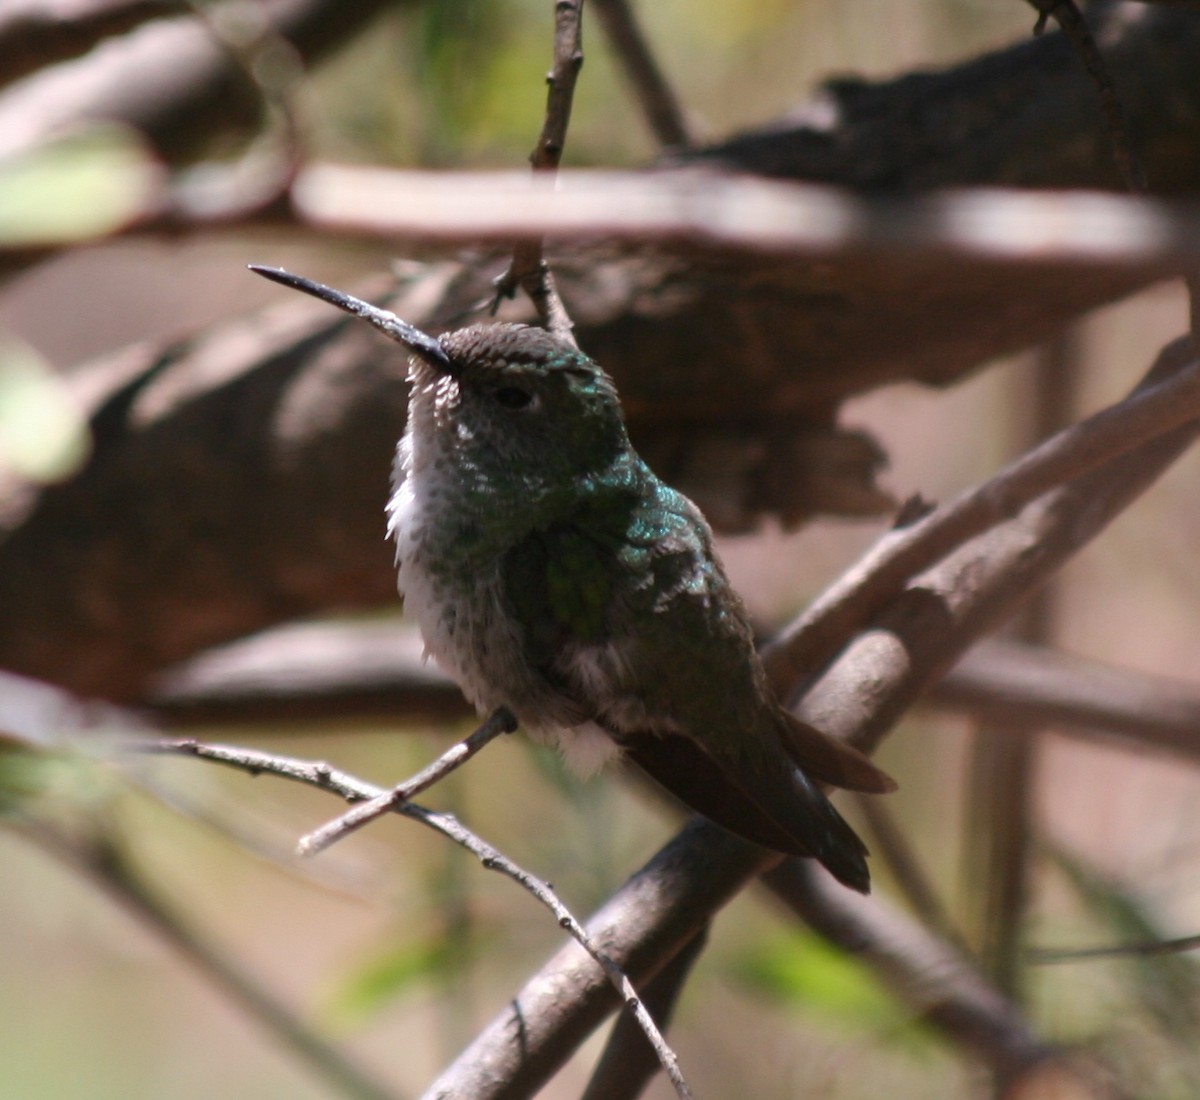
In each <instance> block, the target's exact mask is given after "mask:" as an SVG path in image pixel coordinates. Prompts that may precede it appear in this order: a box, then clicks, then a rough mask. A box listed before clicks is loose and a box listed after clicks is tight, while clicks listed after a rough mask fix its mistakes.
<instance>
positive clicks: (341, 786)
mask: <svg viewBox="0 0 1200 1100" xmlns="http://www.w3.org/2000/svg"><path fill="white" fill-rule="evenodd" d="M129 747H130V749H131V750H132V751H137V752H147V753H153V754H163V755H175V756H195V757H199V758H200V759H203V760H213V761H215V762H217V763H221V764H226V765H228V766H230V767H233V768H237V769H238V770H240V771H244V772H248V773H249V774H251V775H259V774H263V773H266V774H269V775H277V776H280V777H281V778H284V779H291V780H294V781H295V782H298V783H304V784H307V785H309V786H313V787H318V788H320V789H321V790H325V791H332V792H333V793H335V794H338V795H340V796H341V797H342V798H345V799H347V800H349V801H353V802H362V801H369V800H371V799H377V798H380V797H389V796H390V794H391V792H390V791H385V790H383V789H382V788H380V787H377V786H375V785H374V784H371V783H366V782H364V781H363V780H361V779H357V778H355V777H354V776H352V775H349V774H347V773H346V772H342V771H339V770H337V769H336V768H333V767H331V766H330V765H329V764H327V763H325V762H324V761H314V760H303V759H300V758H298V757H291V756H281V755H278V754H275V753H268V752H262V751H260V750H257V749H244V748H239V747H236V746H232V745H210V744H204V743H202V742H199V741H195V740H191V739H187V740H182V741H165V740H164V741H148V742H145V743H139V742H133V743H132V744H131V745H130V746H129ZM392 812H393V813H398V814H402V815H403V816H405V817H411V818H412V819H413V820H414V821H419V822H420V823H421V824H422V825H425V826H427V827H428V828H430V829H433V830H434V831H435V832H439V833H441V834H442V835H443V836H445V837H447V838H449V839H450V840H452V841H454V842H455V843H456V844H458V845H460V846H461V847H463V848H466V850H467V851H469V852H470V853H471V854H472V855H474V856H475V857H476V858H477V859H478V860H479V862H480V863H482V864H483V866H484V867H485V868H487V869H488V870H491V871H499V872H500V873H501V874H503V875H506V876H507V877H508V878H511V879H512V880H513V881H514V882H516V883H517V884H518V885H519V886H521V887H522V888H523V889H525V890H526V891H528V892H529V893H530V894H532V895H533V896H534V897H535V898H536V899H537V900H538V901H540V902H541V903H542V904H543V905H544V906H546V908H547V909H549V910H550V912H551V913H553V914H554V918H555V920H556V921H557V922H558V925H559V927H560V928H562V929H563V930H564V931H565V932H567V933H568V934H569V935H570V936H571V938H572V939H574V940H575V942H576V943H578V944H579V946H580V947H582V948H583V949H584V951H586V952H587V953H588V955H589V956H590V957H591V958H592V960H593V961H595V962H596V963H597V964H598V965H599V966H600V968H601V970H603V972H604V974H605V976H606V977H607V979H608V981H609V982H610V983H611V984H612V986H613V987H614V988H615V989H616V990H617V992H618V993H619V994H620V996H621V1000H622V1002H623V1004H624V1005H625V1007H626V1008H627V1009H629V1011H630V1012H631V1013H632V1014H633V1016H634V1018H635V1019H636V1020H637V1022H638V1026H639V1027H640V1028H641V1029H642V1033H643V1034H644V1035H645V1036H646V1039H647V1041H648V1042H649V1043H650V1045H651V1046H652V1047H653V1048H654V1052H655V1054H656V1055H657V1057H658V1060H659V1064H660V1065H661V1066H662V1067H663V1070H664V1072H665V1073H666V1075H667V1077H668V1079H669V1080H670V1082H671V1084H672V1086H673V1087H674V1089H675V1093H676V1095H677V1096H678V1097H679V1098H680V1100H690V1098H691V1095H692V1094H691V1091H690V1090H689V1088H688V1085H687V1081H686V1080H685V1079H684V1076H683V1072H682V1070H681V1069H680V1068H679V1060H678V1058H677V1057H676V1055H675V1052H674V1051H673V1050H672V1049H671V1047H670V1046H669V1045H668V1044H667V1042H666V1040H665V1039H664V1038H663V1036H662V1033H661V1032H660V1031H659V1029H658V1026H657V1025H656V1024H655V1022H654V1020H653V1019H652V1018H651V1017H650V1013H649V1012H648V1011H647V1009H646V1007H645V1005H644V1004H643V1003H642V1001H641V999H640V998H639V997H638V994H637V990H636V989H634V987H633V983H632V982H630V980H629V978H628V977H627V976H626V974H625V972H624V971H623V970H622V969H621V968H620V967H619V966H618V965H617V963H616V962H614V961H613V959H612V957H611V956H610V955H609V954H607V953H606V952H604V951H602V950H600V948H599V947H597V946H596V942H595V941H594V940H593V938H592V937H591V936H589V935H588V933H587V931H586V930H585V929H584V928H583V926H582V925H581V924H580V923H579V922H578V921H577V920H576V919H575V917H574V916H572V914H571V912H570V910H569V909H567V907H566V906H565V905H564V904H563V902H562V901H561V900H560V899H559V897H558V895H557V894H556V893H555V892H554V890H553V889H552V888H551V886H550V884H549V883H547V882H544V881H543V880H542V879H540V878H538V877H537V876H536V875H532V874H530V873H529V872H528V871H526V870H524V869H523V868H522V867H520V866H518V865H517V864H516V863H514V862H513V861H512V860H511V859H509V858H508V857H507V856H506V855H504V853H503V852H501V851H499V849H497V848H494V847H493V846H492V845H491V844H489V843H488V842H487V841H485V840H483V839H482V838H481V837H479V836H477V835H476V834H475V833H473V832H471V830H470V829H468V828H466V826H464V825H463V824H462V823H461V822H459V821H458V820H457V818H455V817H454V816H453V815H451V814H444V813H438V812H437V811H434V810H428V809H426V808H425V807H423V806H420V805H418V804H417V803H415V802H410V801H404V802H400V803H396V804H394V805H393V806H392Z"/></svg>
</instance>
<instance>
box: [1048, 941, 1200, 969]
mask: <svg viewBox="0 0 1200 1100" xmlns="http://www.w3.org/2000/svg"><path fill="white" fill-rule="evenodd" d="M1196 950H1200V935H1192V936H1178V937H1176V938H1175V939H1170V940H1147V941H1146V942H1144V943H1114V944H1107V945H1105V946H1101V947H1031V948H1030V949H1029V950H1028V951H1026V952H1025V958H1026V959H1028V960H1029V962H1031V963H1037V964H1045V963H1068V962H1085V961H1087V960H1088V959H1137V958H1141V959H1145V958H1152V957H1153V956H1155V955H1181V954H1183V953H1184V952H1185V951H1196Z"/></svg>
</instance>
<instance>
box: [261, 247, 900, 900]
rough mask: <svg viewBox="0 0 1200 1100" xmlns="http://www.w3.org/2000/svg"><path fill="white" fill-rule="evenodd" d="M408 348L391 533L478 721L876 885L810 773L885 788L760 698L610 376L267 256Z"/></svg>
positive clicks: (702, 562)
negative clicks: (445, 328)
mask: <svg viewBox="0 0 1200 1100" xmlns="http://www.w3.org/2000/svg"><path fill="white" fill-rule="evenodd" d="M251 270H253V271H255V272H257V273H258V274H260V275H263V276H265V277H266V278H268V279H272V280H274V281H275V282H278V283H281V284H283V285H284V286H287V287H291V288H293V289H296V290H300V291H303V292H305V293H307V294H311V295H313V296H314V297H317V298H319V299H321V300H322V301H325V302H328V303H329V304H331V305H334V306H336V307H338V308H339V309H342V310H344V311H346V312H347V313H351V314H354V315H355V316H357V317H360V318H362V319H363V320H365V321H367V322H369V323H370V324H371V325H373V326H374V327H375V328H376V329H378V330H379V331H380V332H382V333H383V334H384V335H385V336H387V337H389V338H390V339H392V340H394V341H395V342H396V343H398V344H400V345H401V346H402V347H403V348H404V349H405V350H406V351H407V353H408V358H409V366H408V376H407V377H408V382H409V384H410V397H409V411H408V423H407V427H406V430H405V432H404V435H403V437H402V438H401V440H400V442H399V445H398V447H397V451H396V459H395V464H394V467H393V472H392V483H393V485H392V489H393V491H392V495H391V498H390V500H389V502H388V505H387V516H388V529H389V532H390V534H391V536H392V537H393V538H394V540H395V543H396V561H397V566H398V573H399V588H400V591H401V594H402V595H403V596H404V601H405V608H406V610H407V611H408V612H410V613H411V614H413V615H414V616H415V617H416V619H417V622H418V624H419V626H420V629H421V633H422V636H423V638H424V642H425V648H426V655H427V656H428V655H430V654H432V656H433V657H435V658H436V660H437V662H438V664H439V665H441V666H442V668H443V669H444V670H445V671H446V672H447V673H449V674H450V676H452V677H453V678H454V679H455V680H456V681H457V682H458V684H459V686H460V688H461V689H462V691H463V694H464V695H465V696H466V697H467V699H468V700H469V701H470V702H471V703H472V704H473V705H474V706H475V707H476V709H477V710H478V711H479V713H480V714H481V715H483V714H490V713H492V712H494V711H495V710H497V709H498V708H500V707H507V708H508V709H509V710H510V711H511V712H512V713H513V714H514V715H515V716H516V718H517V721H518V722H519V724H520V726H521V727H522V728H523V729H524V730H525V731H526V732H527V733H528V734H529V735H530V736H531V737H533V738H534V739H535V740H537V741H539V742H542V743H546V744H551V745H555V746H557V747H558V748H559V750H560V751H561V753H562V755H563V757H564V758H565V760H566V762H567V764H568V766H569V767H571V768H572V769H573V770H575V771H576V772H578V773H580V774H587V773H589V772H592V771H594V770H595V769H597V768H598V767H599V766H600V765H602V764H603V763H605V762H606V761H607V760H608V759H610V758H611V757H614V756H616V755H618V754H621V753H623V754H624V756H625V757H626V758H628V759H629V760H632V761H633V762H634V763H635V764H637V765H638V766H639V767H641V768H642V770H643V771H645V772H646V773H647V774H648V775H649V776H650V777H651V778H652V779H654V780H655V781H656V782H657V783H658V784H660V785H661V786H662V787H664V788H665V789H666V790H667V791H668V792H670V793H672V794H674V795H675V796H676V797H677V798H678V799H679V800H681V801H682V802H684V803H685V804H686V805H688V806H689V807H691V808H692V809H694V810H696V811H698V812H699V813H701V814H703V815H704V816H705V817H707V818H709V819H710V820H712V821H714V822H716V823H717V824H718V825H721V826H723V827H724V828H726V829H728V830H730V831H731V832H733V833H736V834H738V835H739V836H741V837H743V838H745V839H747V840H750V841H753V842H755V843H757V844H759V845H762V846H764V847H767V848H772V849H775V850H778V851H781V852H785V853H789V854H794V855H801V856H811V857H814V858H816V859H817V860H819V861H820V862H821V863H822V864H824V866H825V867H826V868H827V869H828V870H829V871H830V872H831V873H832V874H833V875H834V876H835V877H836V878H837V879H838V880H840V881H841V882H843V883H845V884H846V885H847V886H850V887H852V888H853V889H855V890H859V891H861V892H863V893H866V892H868V891H869V889H870V875H869V872H868V869H867V862H866V856H867V849H866V847H865V845H864V844H863V842H862V841H861V840H860V839H859V837H858V836H857V835H856V834H855V832H854V830H853V829H852V828H851V827H850V825H849V824H847V822H846V821H845V820H844V819H843V818H842V816H841V815H840V814H839V813H838V812H837V810H836V809H834V807H833V805H832V804H831V803H830V801H829V800H828V798H827V797H826V796H825V793H824V792H823V791H822V789H821V786H820V784H822V783H825V784H829V785H831V786H835V787H843V788H847V789H850V790H856V791H867V792H873V793H882V792H885V791H890V790H892V789H894V787H895V784H894V783H893V782H892V780H891V779H890V778H889V777H888V776H887V775H885V774H884V773H883V772H882V771H880V770H879V769H878V768H877V767H876V766H875V765H874V764H872V763H871V761H870V760H868V759H867V757H865V756H864V755H862V754H861V753H859V752H858V751H856V750H855V749H853V748H851V747H850V746H849V745H846V744H844V743H842V742H840V741H837V740H835V739H833V738H831V737H828V736H827V735H825V734H823V733H821V732H820V731H818V730H817V729H815V728H814V727H812V726H810V725H808V724H806V723H804V722H802V721H800V720H799V719H797V718H796V717H795V716H794V715H792V714H791V713H790V712H789V711H788V710H787V709H786V708H784V707H783V706H782V705H781V704H780V702H779V701H778V700H777V699H776V698H775V697H774V696H773V694H772V692H771V690H770V688H769V686H768V684H767V678H766V674H765V672H764V671H763V666H762V663H761V661H760V660H759V657H758V655H757V652H756V650H755V647H754V640H753V636H752V632H751V628H750V624H749V619H748V616H747V612H746V608H745V606H744V604H743V603H742V601H741V599H740V598H739V597H738V595H737V594H736V593H735V592H734V590H733V588H732V587H731V585H730V583H729V579H728V577H727V576H726V574H725V570H724V567H723V566H722V564H721V561H720V559H719V558H718V556H717V554H716V552H715V550H714V548H713V538H712V532H711V530H710V529H709V526H708V523H707V522H706V521H705V519H704V517H703V516H702V515H701V513H700V511H699V509H698V508H697V507H696V506H695V505H694V504H692V502H691V501H690V500H688V499H687V497H685V496H683V494H681V493H679V492H677V491H676V490H674V489H672V488H670V487H669V486H667V485H666V484H664V483H663V482H662V481H660V480H659V479H658V477H657V476H655V474H654V473H653V472H652V471H651V470H650V468H649V467H648V466H647V465H646V463H645V462H644V461H643V460H642V459H641V457H640V456H639V455H638V454H637V452H636V451H635V450H634V449H633V446H632V445H631V443H630V441H629V436H628V434H627V433H626V428H625V421H624V415H623V413H622V409H621V404H620V401H619V399H618V397H617V391H616V388H615V386H614V384H613V381H612V379H611V378H610V377H609V376H608V374H606V373H605V372H604V371H603V370H602V369H601V368H600V367H599V366H598V365H597V364H596V363H595V362H593V361H592V360H591V359H590V358H589V357H588V356H587V355H585V354H584V353H583V352H581V351H580V350H579V349H578V348H576V347H575V346H574V344H573V342H571V341H568V340H565V339H563V338H562V337H560V336H557V335H554V334H552V333H550V332H549V331H547V330H545V329H542V328H537V327H533V326H528V325H520V324H507V323H489V324H476V325H472V326H470V327H468V328H462V329H458V330H456V331H453V332H448V333H445V334H443V335H441V336H437V337H434V336H430V335H427V334H426V333H424V332H422V331H420V330H419V329H417V328H415V327H414V326H412V325H410V324H408V323H407V322H405V321H403V320H401V319H400V318H399V317H397V316H396V315H395V314H392V313H390V312H388V311H387V310H384V309H380V308H377V307H375V306H373V305H370V304H369V303H367V302H364V301H362V300H360V299H358V298H354V297H351V296H350V295H348V294H344V293H342V292H341V291H338V290H334V289H332V288H331V287H328V286H325V285H323V284H321V283H316V282H313V281H312V280H309V279H306V278H303V277H301V276H298V275H293V274H291V273H289V272H286V271H282V270H280V269H277V268H270V267H261V266H257V265H251Z"/></svg>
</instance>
